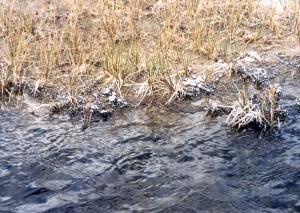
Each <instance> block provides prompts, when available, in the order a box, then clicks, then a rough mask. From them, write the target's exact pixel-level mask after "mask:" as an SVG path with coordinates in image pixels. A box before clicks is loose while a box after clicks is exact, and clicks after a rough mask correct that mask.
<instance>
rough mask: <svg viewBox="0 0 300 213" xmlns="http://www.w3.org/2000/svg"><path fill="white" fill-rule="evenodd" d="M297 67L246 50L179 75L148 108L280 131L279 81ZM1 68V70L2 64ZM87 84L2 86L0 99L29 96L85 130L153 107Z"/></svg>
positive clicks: (291, 59)
mask: <svg viewBox="0 0 300 213" xmlns="http://www.w3.org/2000/svg"><path fill="white" fill-rule="evenodd" d="M299 63H300V58H299V57H298V56H297V55H293V56H291V55H287V54H284V53H276V52H270V53H268V54H264V55H262V54H259V53H257V52H255V51H250V52H248V53H245V54H243V55H242V56H240V57H238V58H236V59H234V60H232V62H229V63H228V62H224V61H222V60H219V61H218V62H216V63H214V64H212V65H209V66H208V67H209V68H208V69H210V73H211V74H210V76H209V78H207V77H206V78H205V76H203V75H201V74H199V73H198V72H197V71H196V70H193V68H190V72H189V73H188V75H182V76H179V77H178V79H177V90H175V91H174V94H173V95H172V99H169V102H167V103H166V102H165V103H166V104H163V103H162V104H160V103H159V102H164V101H163V99H161V97H158V98H157V101H155V102H151V104H152V105H153V106H155V105H156V106H157V107H159V106H160V107H163V108H168V109H171V110H175V111H180V110H181V109H183V108H184V109H185V111H190V112H192V111H197V110H203V111H206V112H207V115H209V116H211V117H218V116H227V121H226V124H227V125H229V126H231V127H233V128H237V129H241V128H242V129H244V128H248V127H252V126H256V127H259V128H261V129H264V130H266V129H270V128H273V127H276V128H279V127H280V126H281V125H282V122H283V121H284V120H285V119H286V117H287V115H288V113H287V112H286V110H285V109H283V108H282V106H281V103H282V101H281V100H280V99H281V97H282V95H283V94H284V92H285V91H283V90H282V88H281V85H280V81H281V79H284V78H285V77H286V76H288V75H292V76H294V77H295V80H296V78H297V76H298V74H299V67H300V66H299ZM1 66H2V69H5V64H3V63H2V65H1ZM91 85H92V86H89V87H88V88H83V89H80V90H79V91H77V92H76V94H70V93H67V92H66V90H62V89H57V88H55V87H54V86H52V87H47V86H46V85H43V84H39V82H34V81H33V80H31V81H28V82H22V83H16V84H13V83H9V84H6V86H5V87H2V97H3V99H4V100H6V101H8V100H15V99H17V98H16V97H22V96H23V95H27V96H28V97H30V98H31V99H37V100H39V101H41V102H43V103H44V106H47V108H48V110H49V115H50V116H55V115H56V114H61V113H63V114H68V115H70V116H71V117H72V118H73V119H77V120H80V121H81V122H82V123H83V127H84V128H86V127H88V126H89V125H90V124H91V123H93V122H99V121H106V120H107V119H109V118H110V117H111V116H112V115H113V112H115V111H120V110H123V109H124V108H133V107H134V108H135V107H147V106H149V105H151V104H149V103H148V104H147V101H146V104H142V105H140V106H137V102H138V101H136V100H135V99H134V98H130V96H128V97H129V99H128V100H130V101H127V100H126V99H127V97H121V96H120V94H121V93H120V90H117V89H116V88H115V87H113V86H105V87H103V86H100V85H101V83H100V82H94V83H93V84H91ZM117 91H119V92H117ZM122 94H123V93H122ZM21 99H22V98H21ZM170 100H171V101H170ZM294 104H295V107H299V99H297V98H296V99H295V103H294Z"/></svg>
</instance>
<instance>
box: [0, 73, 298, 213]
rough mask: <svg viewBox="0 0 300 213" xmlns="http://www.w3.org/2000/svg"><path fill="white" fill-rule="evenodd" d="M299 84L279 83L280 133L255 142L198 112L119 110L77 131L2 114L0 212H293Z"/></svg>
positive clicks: (253, 136)
mask: <svg viewBox="0 0 300 213" xmlns="http://www.w3.org/2000/svg"><path fill="white" fill-rule="evenodd" d="M297 79H300V78H299V76H298V77H297V76H296V77H295V76H294V78H293V79H292V78H291V77H287V78H286V79H282V85H283V90H284V97H283V99H282V104H283V105H284V106H285V107H286V109H287V110H288V112H289V117H288V120H287V122H285V124H284V126H283V129H282V132H281V134H280V135H279V136H264V137H261V138H260V137H259V133H257V132H254V131H247V132H244V133H240V134H238V133H234V132H233V131H232V130H230V129H229V128H228V127H226V126H225V125H224V124H223V123H224V117H222V118H219V119H211V118H209V117H207V116H205V114H204V113H203V112H200V111H199V112H193V113H188V112H180V111H179V112H178V111H177V112H170V111H163V110H159V109H156V110H133V111H127V112H124V113H121V114H118V115H115V117H114V118H113V119H110V120H109V121H107V122H100V123H94V124H93V125H92V126H91V127H90V128H88V129H86V130H85V131H82V129H81V125H78V124H72V123H71V122H70V121H69V118H68V117H61V118H60V119H50V118H49V117H48V116H43V112H40V113H39V114H37V115H33V114H31V113H30V110H26V109H25V110H20V111H18V110H2V111H0V123H1V125H0V136H1V137H0V186H1V190H0V212H19V213H21V212H26V213H29V212H30V213H33V212H49V213H50V212H297V211H300V201H299V200H300V122H299V119H300V113H299V112H298V111H297V109H296V108H295V105H294V102H295V97H296V96H297V95H298V94H300V88H299V86H298V85H299V80H297ZM45 114H46V112H45Z"/></svg>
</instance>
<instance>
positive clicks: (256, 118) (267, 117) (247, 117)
mask: <svg viewBox="0 0 300 213" xmlns="http://www.w3.org/2000/svg"><path fill="white" fill-rule="evenodd" d="M239 94H240V95H239V100H238V102H237V103H235V104H234V105H233V106H232V110H231V112H230V114H229V115H228V117H227V121H226V123H227V124H228V125H229V126H231V127H234V128H237V129H242V128H246V127H250V126H254V127H259V128H261V129H264V130H266V129H269V128H273V127H280V126H281V123H282V121H284V119H285V118H286V116H287V112H286V111H285V110H283V109H282V108H281V107H280V105H279V103H278V102H279V99H280V96H281V88H280V86H278V85H276V84H271V85H269V86H268V88H266V89H265V90H264V91H262V92H261V93H259V94H255V95H252V96H251V97H250V95H249V91H247V90H246V89H245V90H243V91H240V92H239Z"/></svg>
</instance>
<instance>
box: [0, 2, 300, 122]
mask: <svg viewBox="0 0 300 213" xmlns="http://www.w3.org/2000/svg"><path fill="white" fill-rule="evenodd" d="M259 3H260V1H255V0H246V1H242V0H213V1H210V0H183V1H173V0H132V1H124V0H114V1H111V0H87V1H84V0H65V1H46V0H42V1H37V0H31V1H29V0H22V1H21V0H2V1H0V45H1V53H0V89H1V90H0V95H1V98H2V100H5V101H11V100H14V97H15V96H17V95H22V93H28V94H30V95H32V96H33V97H41V98H43V99H44V100H46V101H47V102H50V103H51V104H50V111H51V112H53V113H54V112H57V111H61V110H66V109H67V110H71V109H77V111H80V112H89V113H83V115H84V116H85V117H87V119H85V120H89V119H90V116H91V115H93V113H94V114H95V113H96V114H97V112H100V114H101V112H102V111H101V110H104V109H102V108H101V107H102V106H103V104H102V103H101V104H100V102H102V101H103V100H105V101H104V102H106V103H110V104H112V103H114V102H115V103H117V105H118V100H119V99H120V100H122V101H123V99H128V100H130V101H131V103H132V104H133V105H134V106H136V105H140V104H141V103H145V102H150V103H153V102H163V103H166V104H170V103H172V102H173V101H174V100H176V99H180V98H187V97H188V98H191V97H195V96H199V95H200V96H201V95H212V94H213V93H214V90H215V88H216V87H217V86H218V84H219V83H220V82H222V81H223V84H224V85H226V84H227V82H226V81H227V80H228V77H229V76H230V74H236V75H239V76H240V77H241V78H242V79H244V80H245V82H251V83H254V84H255V85H256V86H262V87H263V88H268V89H264V92H263V94H261V95H259V97H257V100H259V103H256V102H254V99H253V97H250V96H249V97H248V96H247V97H246V96H245V97H243V98H241V100H242V102H239V103H238V104H235V105H233V106H230V107H229V108H226V109H224V110H225V111H224V113H227V114H228V113H229V112H230V115H229V117H228V120H227V122H228V124H229V125H231V126H238V128H240V127H242V126H246V125H248V124H249V123H251V122H257V123H260V124H264V125H273V123H274V122H275V121H276V119H277V118H278V117H277V116H276V113H277V104H276V102H275V101H274V100H273V99H272V98H273V96H270V94H269V93H270V91H271V90H272V89H271V87H272V84H271V83H270V77H271V75H269V73H266V71H265V69H264V68H263V66H261V65H262V64H260V59H259V57H258V56H256V55H253V54H251V53H250V55H246V56H244V57H239V56H240V55H241V52H244V51H245V50H247V49H249V48H254V47H255V48H258V49H259V48H260V47H261V46H263V47H264V48H265V47H266V46H267V47H268V48H272V47H274V46H276V45H279V44H280V41H284V38H298V39H299V35H300V33H299V30H300V27H299V23H300V19H299V18H300V13H299V11H300V10H299V4H298V3H299V1H291V3H289V4H287V6H286V8H285V10H284V11H281V12H280V13H278V12H276V11H275V9H272V8H264V7H261V6H260V4H259ZM235 59H236V60H235ZM214 62H216V63H214ZM226 77H227V78H226ZM107 87H111V88H112V91H114V92H113V93H114V94H113V95H112V94H111V95H109V97H106V98H105V97H104V96H105V95H103V94H102V93H101V92H100V93H99V91H102V90H103V89H104V88H107ZM268 91H269V92H268ZM240 95H241V96H242V93H241V92H240ZM244 95H245V94H244ZM99 97H101V98H100V99H101V100H100V99H99ZM274 97H277V96H276V95H274ZM270 98H271V99H270ZM90 99H91V100H93V101H87V100H90ZM98 99H99V100H98ZM110 99H114V100H112V101H110ZM241 100H240V101H241ZM120 103H122V102H120ZM78 109H79V110H78ZM270 110H271V111H270ZM71 111H72V110H71ZM75 111H76V110H75ZM218 111H222V107H221V108H220V107H218V106H214V110H212V111H211V112H212V114H216V112H218ZM269 111H270V113H269V114H268V112H269ZM91 112H92V113H91Z"/></svg>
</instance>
